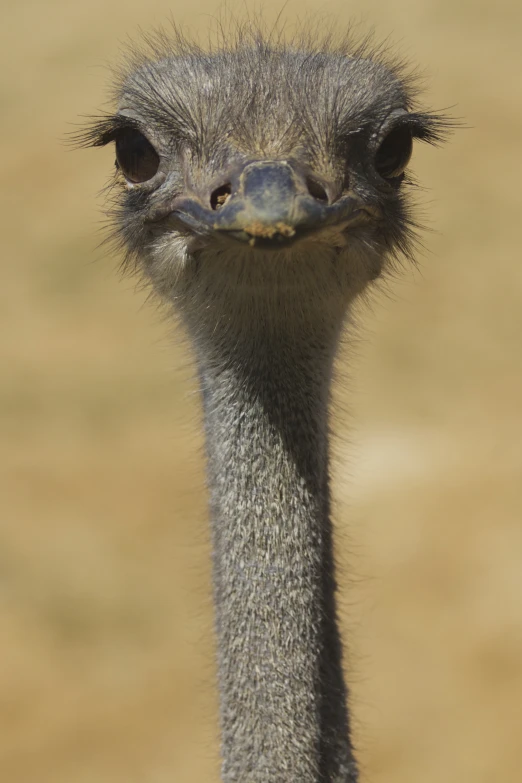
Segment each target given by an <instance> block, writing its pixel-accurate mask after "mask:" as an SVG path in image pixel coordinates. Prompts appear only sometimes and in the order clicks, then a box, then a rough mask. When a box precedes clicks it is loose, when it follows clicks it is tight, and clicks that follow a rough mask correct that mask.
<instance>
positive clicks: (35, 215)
mask: <svg viewBox="0 0 522 783" xmlns="http://www.w3.org/2000/svg"><path fill="white" fill-rule="evenodd" d="M231 7H232V8H234V6H233V5H232V4H231ZM242 7H243V6H242V4H241V5H238V8H242ZM279 8H280V3H273V2H269V3H267V4H266V6H265V11H266V17H267V19H274V18H275V14H276V12H277V10H279ZM521 8H522V7H521V5H520V3H519V2H518V1H517V0H501V1H500V2H496V3H491V2H490V0H480V2H476V1H475V0H473V1H472V0H459V2H449V0H438V1H436V0H428V1H425V2H418V1H417V2H414V1H413V0H397V1H396V2H393V3H389V2H384V0H365V1H364V2H363V0H354V2H352V3H350V4H347V3H344V2H336V1H332V2H326V3H325V4H324V5H321V7H320V10H321V12H324V13H327V14H331V15H332V16H333V17H334V18H336V17H337V18H338V19H339V20H340V23H342V24H345V23H346V22H347V21H348V20H349V19H350V18H352V17H355V18H356V19H362V20H363V22H364V24H365V25H366V26H367V27H368V26H371V25H374V26H375V27H376V30H377V35H378V37H380V38H384V37H385V36H387V35H389V34H391V36H392V40H394V41H396V42H398V43H399V48H400V49H401V50H402V51H403V52H404V53H405V54H406V55H407V56H408V57H409V58H410V59H411V60H413V61H414V62H419V63H420V64H422V66H424V67H425V68H426V70H427V72H428V73H429V75H430V85H429V89H428V92H427V103H428V104H429V105H431V106H433V107H436V108H441V107H447V106H453V107H454V108H453V113H454V114H455V115H458V116H460V117H463V118H464V119H465V121H466V123H467V124H468V126H470V127H469V129H467V130H461V131H459V132H458V133H457V134H456V135H455V136H454V138H453V139H452V141H451V143H450V144H449V145H448V146H447V147H446V148H445V149H443V150H433V149H430V148H427V149H426V148H422V147H418V148H417V150H416V153H415V169H416V171H417V173H418V175H419V177H420V178H421V180H422V182H423V183H424V184H426V186H427V187H428V188H429V190H428V191H427V192H426V193H425V194H424V196H423V203H424V208H425V211H426V212H427V213H428V214H429V218H430V223H431V225H432V227H433V228H434V229H436V230H435V231H434V232H433V233H430V234H427V235H426V236H425V241H426V245H427V249H428V252H427V254H426V256H425V257H424V259H422V261H421V267H420V271H414V270H408V271H407V272H406V273H405V275H404V278H403V280H402V281H400V282H397V283H394V285H393V292H394V296H393V297H392V298H387V297H384V296H380V297H378V298H377V301H376V302H375V307H374V309H373V312H372V311H370V310H365V311H364V313H363V314H362V316H361V317H362V323H363V329H362V334H363V335H364V339H363V340H362V341H361V342H360V344H359V347H358V350H357V355H356V357H355V358H353V359H352V360H351V365H352V366H351V368H350V369H349V370H347V371H346V372H347V374H348V375H349V377H350V379H351V380H350V381H349V382H348V381H343V383H342V384H341V387H340V388H339V390H338V391H339V398H340V402H341V405H340V408H341V415H340V416H339V421H338V425H337V429H338V432H339V435H340V437H339V438H338V441H337V444H336V452H337V455H338V459H339V462H338V467H337V469H336V481H335V495H336V498H337V501H338V502H337V519H338V524H339V531H338V532H339V554H340V559H341V561H342V563H343V576H342V618H343V626H344V630H345V633H346V635H347V636H349V638H350V647H351V669H350V674H349V677H350V681H351V682H352V685H353V709H354V711H355V720H356V732H357V742H358V745H359V747H360V754H359V755H360V759H361V764H362V768H363V772H364V774H363V780H364V781H372V782H373V783H421V782H422V783H440V781H448V783H449V782H450V781H451V782H454V783H486V781H487V783H490V782H491V781H502V783H519V781H520V776H521V773H520V770H521V769H522V263H521V261H522V259H521V253H520V230H521V199H520V183H521V174H522V166H521V157H520V148H521V145H520V142H521V134H522V108H521V107H522V103H521V101H522V86H521V85H522V80H521V72H522V70H521V69H522V46H521V37H522V10H521ZM317 10H318V6H317V5H316V4H315V3H314V2H311V0H308V2H302V1H301V0H300V1H299V2H295V1H292V2H290V4H289V5H288V6H287V9H286V16H287V17H288V19H290V20H292V19H295V17H296V15H297V14H299V15H300V16H301V17H304V16H306V14H307V13H309V12H316V11H317ZM215 12H216V5H215V3H213V2H209V1H208V0H193V2H191V3H190V8H189V9H188V10H187V9H186V6H185V4H182V3H181V2H179V3H178V4H176V2H170V3H168V2H163V1H162V0H148V1H147V2H146V3H145V2H140V1H139V0H126V2H123V1H122V0H119V1H117V2H111V0H104V1H103V2H102V1H101V0H89V2H83V3H79V2H64V1H63V0H62V1H60V0H46V1H45V2H35V1H30V0H25V1H22V2H20V3H18V4H15V3H12V2H10V3H7V2H4V7H3V9H2V20H3V25H2V31H1V33H0V35H1V37H2V41H1V46H0V51H1V55H0V56H1V57H2V58H3V62H2V67H1V70H0V78H1V88H0V109H1V123H0V133H1V137H2V146H1V149H2V177H1V182H2V185H1V191H2V193H1V195H2V208H1V211H0V219H1V220H2V223H3V225H2V230H1V234H0V237H1V239H0V241H1V244H2V256H1V262H2V264H1V276H2V279H1V286H0V305H1V306H0V353H1V356H2V366H3V371H2V373H1V375H0V467H1V471H0V499H1V500H0V780H1V781H2V783H171V782H172V781H176V782H178V781H179V783H184V782H186V783H196V781H197V783H200V782H201V783H203V781H209V782H210V781H213V782H214V783H216V781H217V779H218V773H217V770H218V750H217V742H216V734H217V729H216V718H215V715H216V698H215V692H214V681H213V663H212V661H213V658H212V656H213V652H212V619H211V617H212V615H211V605H210V598H209V596H210V583H209V551H208V544H207V537H206V517H205V514H206V505H205V495H204V480H203V473H202V462H201V441H200V436H199V434H198V415H199V414H198V404H197V403H198V400H197V395H196V393H195V388H194V385H193V384H192V382H191V370H190V361H189V358H188V356H187V354H186V353H184V352H183V351H182V349H181V348H180V347H179V338H178V336H177V335H176V334H174V336H173V339H171V338H170V337H169V335H168V328H167V326H166V325H165V324H164V323H162V321H161V318H160V316H159V315H158V313H157V311H156V310H155V309H154V307H153V306H150V305H147V304H144V303H145V293H144V292H142V291H139V290H136V286H135V283H134V281H132V280H129V279H126V280H124V281H121V280H120V279H119V276H118V273H117V266H118V259H117V258H115V257H107V255H106V253H105V251H103V250H100V249H97V244H98V242H99V240H100V238H101V235H100V225H99V223H100V212H99V210H100V205H101V199H100V198H99V197H97V192H98V191H99V189H100V188H101V187H102V185H103V183H104V182H105V181H106V178H107V176H108V173H109V171H110V168H111V166H112V151H110V150H104V151H81V152H71V151H68V150H67V149H66V148H65V147H64V145H63V143H62V139H63V137H64V135H65V133H66V132H67V131H68V130H71V129H72V128H73V125H72V124H73V123H75V122H77V121H78V117H79V115H82V114H83V115H87V114H92V113H95V112H96V111H98V110H99V109H101V108H102V107H103V106H104V101H105V95H106V92H105V85H106V82H107V78H108V74H107V72H106V70H105V69H104V65H105V63H107V62H114V61H115V60H116V59H117V58H118V49H119V43H118V42H119V41H120V42H121V41H124V40H125V39H126V37H127V36H128V35H130V36H131V37H135V36H136V34H137V29H138V27H142V28H144V29H150V28H151V27H153V26H154V25H157V24H159V23H161V22H164V21H165V20H166V19H167V17H168V15H169V13H172V14H173V16H174V17H175V18H176V19H177V20H178V21H179V22H181V23H183V24H186V25H189V26H190V27H191V28H192V29H193V30H204V29H206V28H207V26H208V24H209V18H208V14H214V13H215ZM347 409H348V410H349V415H345V413H344V412H343V411H345V410H347Z"/></svg>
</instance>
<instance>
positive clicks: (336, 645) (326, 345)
mask: <svg viewBox="0 0 522 783" xmlns="http://www.w3.org/2000/svg"><path fill="white" fill-rule="evenodd" d="M284 306H285V305H284V302H280V303H279V305H276V308H275V309H276V311H278V312H284ZM334 310H335V308H334ZM337 310H338V312H337V313H332V315H331V320H330V321H328V322H325V318H324V309H323V308H321V311H320V312H319V308H317V312H316V313H315V314H314V313H313V312H311V313H307V314H305V315H303V316H302V317H301V318H300V319H296V318H294V317H292V318H291V319H288V321H287V322H285V316H281V317H279V316H278V317H277V318H276V319H275V322H274V321H273V320H270V318H266V319H265V320H263V318H262V317H261V315H260V314H259V313H257V314H256V313H255V312H252V313H251V314H250V316H251V317H250V319H249V323H250V326H249V327H248V328H246V329H245V328H240V326H238V327H237V328H236V327H235V326H234V319H232V325H231V319H230V318H228V317H227V315H226V313H221V314H220V315H217V316H216V317H215V319H214V320H213V322H212V324H210V323H209V324H208V326H207V327H205V326H204V325H203V326H202V325H201V321H199V322H198V324H197V327H196V326H195V325H194V324H193V327H194V328H193V331H196V330H197V332H198V334H197V338H196V339H195V345H196V353H197V360H198V369H199V375H200V381H201V387H202V394H203V407H204V417H205V431H206V444H207V458H208V479H209V485H210V495H211V500H210V504H211V525H212V543H213V559H214V568H213V578H214V600H215V609H216V628H217V637H218V638H217V643H218V680H219V691H220V714H221V730H222V755H223V768H222V775H223V780H224V781H225V782H226V783H232V781H234V782H235V783H236V782H237V783H239V782H241V783H268V782H270V783H319V781H321V783H323V782H324V783H326V781H328V783H354V781H355V780H356V767H355V763H354V761H353V757H352V751H351V745H350V740H349V721H348V714H347V703H346V688H345V685H344V681H343V675H342V667H341V643H340V638H339V632H338V628H337V621H336V609H335V596H334V593H335V577H334V561H333V552H332V526H331V521H330V510H329V507H330V501H329V479H328V401H329V395H330V377H331V371H332V362H333V356H334V353H335V348H336V343H337V338H338V333H339V330H340V326H341V323H342V318H343V315H344V308H343V307H338V308H337ZM256 315H257V317H256ZM223 324H224V325H223ZM189 328H190V327H189Z"/></svg>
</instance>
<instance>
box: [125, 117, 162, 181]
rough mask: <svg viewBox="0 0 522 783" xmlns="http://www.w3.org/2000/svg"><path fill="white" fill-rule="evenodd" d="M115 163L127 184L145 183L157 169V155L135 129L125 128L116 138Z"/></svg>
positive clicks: (148, 142)
mask: <svg viewBox="0 0 522 783" xmlns="http://www.w3.org/2000/svg"><path fill="white" fill-rule="evenodd" d="M116 163H117V165H118V166H119V168H120V169H121V170H122V172H123V174H124V176H125V178H126V179H128V180H129V182H147V181H148V180H149V179H152V177H153V176H154V175H155V174H156V172H157V171H158V168H159V163H160V159H159V155H158V153H157V152H156V150H155V149H154V147H153V146H152V144H151V143H150V141H149V140H148V139H146V138H145V136H144V135H143V134H142V133H140V132H139V131H138V130H136V129H135V128H125V129H124V130H123V131H122V132H121V133H119V134H118V136H117V138H116Z"/></svg>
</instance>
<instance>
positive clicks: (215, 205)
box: [210, 182, 232, 209]
mask: <svg viewBox="0 0 522 783" xmlns="http://www.w3.org/2000/svg"><path fill="white" fill-rule="evenodd" d="M231 193H232V186H231V184H230V182H227V183H226V184H225V185H221V187H220V188H216V189H215V190H213V191H212V193H211V194H210V206H211V207H212V209H221V207H222V206H224V205H225V204H226V203H227V201H228V199H229V198H230V194H231Z"/></svg>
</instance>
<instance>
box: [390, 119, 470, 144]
mask: <svg viewBox="0 0 522 783" xmlns="http://www.w3.org/2000/svg"><path fill="white" fill-rule="evenodd" d="M404 122H405V123H407V125H408V126H409V127H410V129H411V133H412V136H413V138H414V139H419V141H424V142H426V143H427V144H433V145H434V146H437V145H439V144H442V143H443V142H444V141H446V139H447V138H448V136H449V135H450V134H451V133H452V132H453V130H454V129H455V128H457V127H459V126H460V125H461V122H460V120H458V119H455V118H453V117H448V116H447V115H445V114H442V113H440V114H437V113H435V112H433V113H429V112H410V113H409V114H408V115H407V116H406V117H405V119H404Z"/></svg>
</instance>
